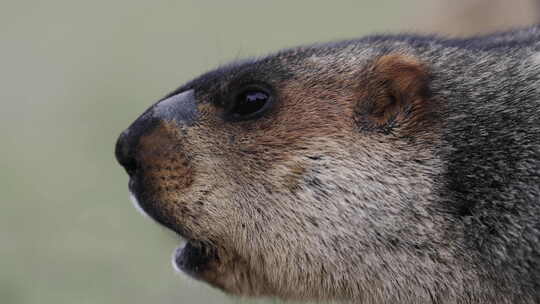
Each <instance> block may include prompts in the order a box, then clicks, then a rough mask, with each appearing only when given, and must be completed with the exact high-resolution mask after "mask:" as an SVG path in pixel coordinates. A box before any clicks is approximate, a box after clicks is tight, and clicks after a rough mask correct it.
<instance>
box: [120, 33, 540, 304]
mask: <svg viewBox="0 0 540 304" xmlns="http://www.w3.org/2000/svg"><path fill="white" fill-rule="evenodd" d="M116 157H117V159H118V161H119V162H120V164H122V166H124V167H125V169H126V170H127V172H128V174H129V176H130V182H129V189H130V191H131V192H132V194H133V195H134V196H135V197H136V200H137V201H138V202H139V204H140V207H141V208H142V209H143V210H144V212H146V213H147V214H148V215H149V216H151V217H152V218H153V219H155V220H156V221H157V222H159V223H161V224H163V225H164V226H166V227H168V228H170V229H172V230H174V231H176V232H177V233H178V234H179V235H180V236H182V237H183V238H185V239H186V240H187V244H186V245H185V246H183V247H182V248H179V249H178V250H177V251H176V254H175V257H174V263H175V264H176V265H177V267H178V268H179V269H181V270H182V271H184V272H185V273H187V274H189V275H190V276H192V277H194V278H196V279H199V280H202V281H205V282H207V283H209V284H211V285H213V286H215V287H218V288H220V289H222V290H224V291H226V292H228V293H232V294H236V295H241V296H257V297H259V296H261V297H278V298H281V299H296V300H336V301H344V302H358V303H415V304H417V303H540V26H533V27H530V28H526V29H520V30H514V31H510V32H504V33H496V34H492V35H488V36H481V37H472V38H467V39H442V38H438V37H436V36H420V35H379V36H369V37H365V38H361V39H358V40H350V41H342V42H334V43H327V44H316V45H311V46H303V47H298V48H293V49H288V50H283V51H280V52H278V53H276V54H273V55H271V56H268V57H264V58H257V59H251V60H245V61H241V62H236V63H232V64H230V65H226V66H223V67H221V68H219V69H216V70H214V71H211V72H209V73H206V74H204V75H202V76H200V77H199V78H196V79H195V80H193V81H190V82H188V83H187V84H185V85H183V86H181V87H180V88H178V89H176V90H174V91H173V92H171V93H170V94H168V95H167V96H165V97H164V98H163V99H161V100H160V101H158V102H157V103H156V104H154V105H153V106H151V107H150V108H149V109H148V110H147V111H146V112H144V114H142V116H140V117H139V118H138V119H137V120H136V121H135V122H134V123H133V124H132V125H131V126H130V127H129V128H128V129H127V130H126V131H124V132H123V133H122V134H121V136H120V138H119V139H118V142H117V145H116Z"/></svg>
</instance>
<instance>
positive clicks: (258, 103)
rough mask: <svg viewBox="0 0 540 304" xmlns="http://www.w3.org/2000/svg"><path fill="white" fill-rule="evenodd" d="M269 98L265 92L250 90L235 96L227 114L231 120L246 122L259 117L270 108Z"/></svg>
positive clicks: (257, 89)
mask: <svg viewBox="0 0 540 304" xmlns="http://www.w3.org/2000/svg"><path fill="white" fill-rule="evenodd" d="M270 103H271V97H270V93H269V92H268V91H267V90H264V89H260V88H250V89H247V90H243V91H241V93H240V94H238V95H236V97H235V99H234V100H233V102H232V105H231V107H230V110H228V111H227V112H228V113H227V114H228V116H229V118H230V119H233V120H248V119H254V118H257V117H260V116H261V115H262V114H263V113H264V112H265V111H266V110H267V109H268V108H269V106H270Z"/></svg>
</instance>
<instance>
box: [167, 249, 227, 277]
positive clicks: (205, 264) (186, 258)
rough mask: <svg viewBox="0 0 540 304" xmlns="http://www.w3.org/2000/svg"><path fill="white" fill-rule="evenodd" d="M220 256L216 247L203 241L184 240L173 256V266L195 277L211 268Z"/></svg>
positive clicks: (178, 270)
mask: <svg viewBox="0 0 540 304" xmlns="http://www.w3.org/2000/svg"><path fill="white" fill-rule="evenodd" d="M218 260H219V258H218V256H217V254H216V250H215V247H213V246H212V245H210V244H208V243H205V242H202V241H192V240H190V241H183V242H182V243H181V245H180V247H178V248H176V250H175V251H174V253H173V257H172V264H173V268H174V269H175V270H176V271H177V272H184V273H186V274H188V275H190V276H192V277H194V278H198V277H200V276H201V274H202V273H204V272H206V271H207V270H209V269H210V265H211V264H212V262H214V261H218Z"/></svg>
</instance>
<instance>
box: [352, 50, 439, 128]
mask: <svg viewBox="0 0 540 304" xmlns="http://www.w3.org/2000/svg"><path fill="white" fill-rule="evenodd" d="M362 78H363V81H362V83H361V86H360V87H359V90H360V91H361V93H360V94H359V95H360V96H359V99H358V103H357V105H356V108H355V113H354V116H355V120H356V123H357V125H358V127H359V128H360V129H361V130H364V131H369V132H382V133H385V134H390V133H399V134H401V135H413V134H414V133H416V132H420V131H422V130H423V129H426V128H429V125H430V124H431V123H432V122H433V119H434V115H435V114H434V111H433V106H434V105H433V102H432V100H431V94H430V90H429V84H430V74H429V71H428V68H427V66H426V65H425V64H423V63H421V62H420V61H419V60H417V59H416V58H413V57H410V56H405V55H399V54H390V55H384V56H381V57H379V58H377V59H376V60H375V61H374V62H373V63H372V65H371V66H370V67H369V68H368V69H367V73H365V74H364V75H363V77H362Z"/></svg>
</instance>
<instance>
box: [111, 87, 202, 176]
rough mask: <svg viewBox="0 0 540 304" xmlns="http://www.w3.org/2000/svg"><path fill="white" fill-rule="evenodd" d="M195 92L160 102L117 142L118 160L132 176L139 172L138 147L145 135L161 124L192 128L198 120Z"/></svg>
mask: <svg viewBox="0 0 540 304" xmlns="http://www.w3.org/2000/svg"><path fill="white" fill-rule="evenodd" d="M198 115H199V114H198V111H197V104H196V101H195V94H194V91H193V90H189V91H184V92H182V93H178V94H175V95H172V96H170V97H167V98H165V99H163V100H161V101H158V102H157V103H155V104H154V105H153V106H151V107H150V108H149V109H148V110H146V112H144V113H143V114H142V115H141V116H140V117H139V118H137V119H136V120H135V121H134V122H133V123H132V124H131V126H129V128H127V129H126V130H125V131H124V132H122V134H120V136H119V137H118V140H117V141H116V147H115V156H116V160H117V161H118V163H120V165H122V166H123V167H124V168H125V169H126V171H127V173H128V174H129V175H130V176H132V175H133V174H135V173H136V172H137V169H138V168H139V164H138V163H137V158H136V154H137V145H138V143H139V139H140V138H141V136H143V135H144V134H147V133H149V132H150V131H152V129H153V128H154V127H155V126H156V125H157V124H158V123H160V122H174V123H176V124H177V125H179V126H180V125H183V126H191V125H193V124H194V123H195V121H196V120H197V118H198Z"/></svg>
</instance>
